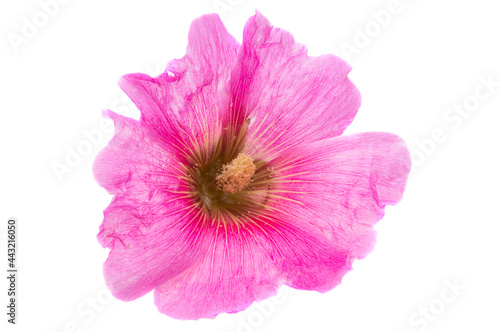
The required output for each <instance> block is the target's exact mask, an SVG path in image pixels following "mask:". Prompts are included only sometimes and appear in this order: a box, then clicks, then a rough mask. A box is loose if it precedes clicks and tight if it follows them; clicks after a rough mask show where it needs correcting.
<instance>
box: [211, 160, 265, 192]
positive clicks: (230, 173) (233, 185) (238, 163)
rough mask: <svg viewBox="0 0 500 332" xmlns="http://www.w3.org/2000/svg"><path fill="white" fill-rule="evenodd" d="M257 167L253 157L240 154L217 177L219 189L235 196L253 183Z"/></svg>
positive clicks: (224, 166)
mask: <svg viewBox="0 0 500 332" xmlns="http://www.w3.org/2000/svg"><path fill="white" fill-rule="evenodd" d="M254 173H255V165H254V163H253V159H252V157H250V156H249V155H247V154H244V153H240V154H238V156H236V158H234V159H233V160H231V162H230V163H228V164H225V165H223V166H222V169H221V172H220V173H219V174H218V175H217V176H216V177H215V182H216V184H217V188H218V189H219V190H222V191H223V192H225V193H230V194H235V193H237V192H238V191H241V190H242V189H243V188H245V187H246V186H248V185H249V184H250V182H252V177H253V175H254Z"/></svg>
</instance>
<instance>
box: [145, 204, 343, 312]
mask: <svg viewBox="0 0 500 332" xmlns="http://www.w3.org/2000/svg"><path fill="white" fill-rule="evenodd" d="M243 223H244V225H245V226H244V227H243V226H236V225H235V224H230V223H229V224H226V225H225V226H222V225H221V226H219V227H216V228H215V229H214V230H213V231H212V234H209V235H208V236H210V237H212V238H213V242H212V244H211V245H210V247H209V250H208V251H207V253H206V255H205V256H204V258H203V260H202V262H201V264H200V265H197V266H195V267H193V268H192V269H190V270H187V271H185V272H184V273H183V274H181V275H179V276H177V277H176V278H174V279H171V280H169V281H167V282H166V283H164V284H163V285H161V286H160V287H158V288H157V289H156V290H155V303H156V305H157V307H158V309H159V311H160V312H162V313H164V314H167V315H169V316H171V317H174V318H177V319H198V318H211V317H215V316H216V315H217V314H219V313H222V312H229V313H232V312H237V311H240V310H243V309H245V308H247V307H248V306H249V305H250V304H251V303H252V302H254V301H260V300H263V299H265V298H268V297H270V296H272V295H275V294H276V292H277V289H278V288H279V286H280V285H282V284H283V283H284V282H285V281H287V280H289V281H290V283H292V281H293V283H295V284H297V285H300V286H301V287H302V288H304V289H316V286H317V285H318V284H319V285H321V286H320V287H324V285H325V284H327V285H328V287H330V288H331V287H333V286H334V285H336V284H338V283H339V282H340V279H341V277H342V276H343V275H344V274H345V273H346V272H347V271H348V270H349V269H350V264H349V261H348V259H349V257H348V256H349V252H348V251H346V250H344V249H343V248H340V247H339V246H337V245H336V244H334V243H328V242H327V241H325V237H324V236H322V235H321V234H320V233H319V232H317V231H315V230H314V229H311V228H309V229H308V230H307V231H306V230H304V227H302V226H297V225H291V224H286V223H284V222H283V221H282V220H279V219H277V218H275V217H273V216H270V215H266V214H264V213H262V214H259V216H254V217H253V218H252V220H247V221H243ZM296 224H299V222H297V223H296Z"/></svg>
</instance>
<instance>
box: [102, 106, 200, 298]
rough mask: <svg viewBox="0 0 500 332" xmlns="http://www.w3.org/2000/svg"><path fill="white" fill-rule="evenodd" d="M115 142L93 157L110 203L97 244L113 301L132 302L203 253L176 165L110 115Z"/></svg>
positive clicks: (149, 139) (134, 127)
mask: <svg viewBox="0 0 500 332" xmlns="http://www.w3.org/2000/svg"><path fill="white" fill-rule="evenodd" d="M108 114H109V116H110V117H111V118H112V119H113V120H114V121H115V128H116V129H115V136H114V137H113V139H112V140H111V141H110V143H109V144H108V146H107V147H106V148H104V149H103V150H102V151H101V152H100V153H99V155H98V156H97V158H96V160H95V163H94V167H93V171H94V176H95V178H96V180H97V182H98V183H99V184H100V185H101V186H103V187H104V188H106V189H107V190H108V191H109V192H110V193H111V194H115V197H114V199H113V201H112V202H111V204H110V205H109V206H108V208H107V209H106V210H105V211H104V221H103V223H102V225H101V227H100V232H99V234H98V240H99V242H100V243H101V245H103V246H105V247H109V248H110V249H111V252H110V254H109V257H108V259H107V261H106V262H105V263H104V276H105V279H106V283H107V285H108V287H109V288H110V290H111V292H112V293H113V295H114V296H115V297H117V298H118V299H121V300H133V299H136V298H138V297H140V296H142V295H144V294H146V293H148V292H149V291H151V290H152V289H153V288H155V287H156V286H158V285H160V284H162V283H164V282H165V281H166V280H168V279H170V278H173V277H175V276H176V275H178V274H180V273H182V272H183V271H185V270H186V269H188V268H189V267H191V266H192V265H193V264H194V263H196V261H197V260H199V259H200V257H201V252H203V251H205V250H206V247H207V245H208V242H207V240H206V238H205V237H203V236H200V232H201V230H202V227H200V225H201V224H202V218H201V216H200V210H199V209H198V208H197V207H196V206H195V205H194V202H192V199H191V198H190V197H188V196H187V195H186V194H185V192H186V190H187V189H186V188H187V186H188V185H187V183H186V181H185V175H184V174H183V172H182V167H183V166H182V165H180V164H179V163H178V162H177V161H175V160H174V159H172V157H171V156H169V155H168V154H167V153H165V152H164V151H161V147H160V146H159V142H158V141H157V140H156V139H155V137H154V136H152V135H150V134H149V133H148V131H147V130H145V129H143V128H142V127H141V126H140V124H139V123H138V122H137V121H135V120H133V119H129V118H125V117H122V116H120V115H117V114H115V113H112V112H108Z"/></svg>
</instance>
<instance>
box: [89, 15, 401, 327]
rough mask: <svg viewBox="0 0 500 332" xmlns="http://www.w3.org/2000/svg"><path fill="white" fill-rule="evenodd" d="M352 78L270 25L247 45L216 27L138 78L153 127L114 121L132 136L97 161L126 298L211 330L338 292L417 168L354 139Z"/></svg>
mask: <svg viewBox="0 0 500 332" xmlns="http://www.w3.org/2000/svg"><path fill="white" fill-rule="evenodd" d="M349 71H350V67H349V65H348V64H347V63H345V62H344V61H342V60H341V59H339V58H338V57H336V56H333V55H323V56H319V57H309V56H307V50H306V48H305V47H304V46H303V45H301V44H298V43H296V42H295V41H294V39H293V37H292V36H291V35H290V33H288V32H286V31H283V30H280V29H276V28H273V27H272V26H271V24H270V23H269V21H268V20H267V19H266V18H265V17H264V16H262V15H261V14H260V13H258V12H257V13H256V15H255V16H253V17H251V18H250V19H249V21H248V22H247V24H246V26H245V30H244V33H243V43H242V45H239V44H238V42H237V41H236V40H235V39H234V38H233V37H232V36H231V35H230V34H229V33H228V32H227V31H226V29H225V27H224V25H223V24H222V22H221V20H220V19H219V17H218V16H217V15H205V16H202V17H201V18H199V19H197V20H195V21H194V22H193V23H192V25H191V29H190V32H189V43H188V47H187V51H186V56H184V57H183V58H182V59H179V60H173V61H171V62H170V63H169V64H168V66H167V70H166V71H165V73H163V74H162V75H160V76H158V77H156V78H151V77H149V76H147V75H144V74H130V75H125V76H124V77H123V78H122V79H121V80H120V81H119V85H120V87H121V88H122V89H123V90H124V91H125V92H126V93H127V95H128V96H129V97H130V98H131V99H132V100H133V102H134V103H135V104H136V105H137V107H138V108H139V110H140V111H141V113H142V115H141V119H140V121H136V120H133V119H130V118H126V117H123V116H120V115H118V114H116V113H113V112H111V111H107V115H108V116H109V117H110V118H112V119H113V120H114V122H115V128H116V132H115V136H114V137H113V139H112V140H111V141H110V142H109V144H108V146H107V147H106V148H105V149H103V150H102V151H101V152H100V154H99V155H98V157H97V159H96V161H95V164H94V175H95V178H96V180H97V182H98V183H99V184H100V185H101V186H102V187H104V188H106V190H107V191H108V192H109V193H110V194H113V195H114V198H113V200H112V202H111V204H110V205H109V206H108V208H107V209H106V210H105V211H104V221H103V223H102V225H101V227H100V232H99V234H98V239H99V242H100V243H101V245H103V246H104V247H109V248H110V249H111V251H110V253H109V257H108V259H107V261H106V262H105V264H104V276H105V279H106V283H107V285H108V287H109V288H110V290H111V292H112V293H113V295H114V296H115V297H116V298H118V299H120V300H124V301H130V300H134V299H137V298H138V297H141V296H143V295H145V294H146V293H148V292H150V291H152V290H154V297H155V304H156V305H157V307H158V309H159V310H160V311H161V312H162V313H164V314H167V315H169V316H171V317H174V318H179V319H198V318H202V317H215V316H216V315H218V314H219V313H222V312H237V311H240V310H243V309H245V308H247V307H248V306H249V305H250V304H251V303H252V302H253V301H260V300H263V299H265V298H268V297H270V296H273V295H275V294H276V292H277V289H278V288H279V287H280V286H281V285H288V286H290V287H293V288H297V289H305V290H316V291H319V292H326V291H329V290H331V289H332V288H334V287H335V286H336V285H338V284H339V283H340V282H341V280H342V277H343V276H344V274H345V273H346V272H348V271H349V270H350V269H351V264H352V262H353V261H354V260H356V259H361V258H363V257H365V256H366V255H367V254H368V253H369V252H370V251H371V250H372V249H373V246H374V242H375V231H374V229H373V225H374V224H375V223H377V221H378V220H380V219H381V218H382V216H383V214H384V208H385V206H386V205H388V204H389V205H393V204H396V203H397V202H398V201H399V200H400V199H401V196H402V194H403V191H404V187H405V183H406V179H407V176H408V173H409V170H410V157H409V153H408V150H407V148H406V145H405V143H404V142H403V141H402V140H401V139H400V138H399V137H397V136H395V135H393V134H388V133H375V132H373V133H362V134H356V135H351V136H340V135H341V134H342V132H343V131H344V130H345V128H346V127H347V126H348V125H349V124H350V123H351V121H352V120H353V118H354V116H355V115H356V112H357V110H358V108H359V105H360V96H359V92H358V90H357V89H356V87H355V86H354V85H353V84H352V83H351V81H350V80H349V79H348V78H347V74H348V73H349Z"/></svg>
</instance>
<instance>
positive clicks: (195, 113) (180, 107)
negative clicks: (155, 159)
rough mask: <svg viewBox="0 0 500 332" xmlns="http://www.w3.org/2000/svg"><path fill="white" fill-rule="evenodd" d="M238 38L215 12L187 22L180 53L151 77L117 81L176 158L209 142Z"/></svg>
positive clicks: (217, 122)
mask: <svg viewBox="0 0 500 332" xmlns="http://www.w3.org/2000/svg"><path fill="white" fill-rule="evenodd" d="M238 47H239V44H238V42H237V41H236V40H235V39H234V38H233V37H232V36H231V35H230V34H229V33H228V32H227V30H226V28H225V27H224V25H223V24H222V21H221V20H220V18H219V16H218V15H216V14H211V15H204V16H202V17H200V18H198V19H196V20H195V21H193V23H192V24H191V28H190V31H189V42H188V47H187V50H186V55H185V56H184V57H183V58H182V59H179V60H173V61H171V62H170V63H169V64H168V66H167V70H166V71H165V72H164V73H163V74H162V75H160V76H158V77H156V78H151V77H149V76H148V75H145V74H129V75H125V76H123V77H122V78H121V79H120V81H119V82H118V84H119V86H120V87H121V88H122V89H123V90H124V91H125V93H126V94H127V95H128V96H129V97H130V98H131V99H132V101H133V102H134V103H135V104H136V105H137V107H138V108H139V110H140V111H141V124H143V125H145V126H146V127H148V128H149V129H150V130H151V131H153V132H155V133H156V134H157V135H158V137H159V139H161V140H162V141H163V142H164V143H165V148H167V149H172V150H173V151H174V152H176V153H177V154H178V157H185V153H186V151H194V150H196V149H198V150H200V149H203V148H205V147H206V146H207V145H210V144H213V143H214V142H215V141H216V140H217V138H218V137H219V135H220V131H221V130H222V129H221V128H222V127H221V121H220V119H221V117H222V115H221V114H222V109H223V105H226V104H227V97H226V96H225V94H224V86H226V85H227V82H228V81H229V76H230V68H231V66H232V64H233V63H234V62H235V60H236V52H237V49H238Z"/></svg>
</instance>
